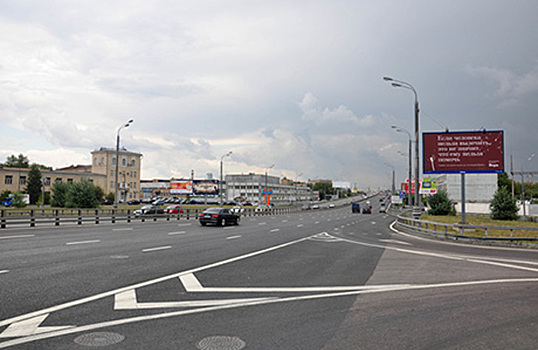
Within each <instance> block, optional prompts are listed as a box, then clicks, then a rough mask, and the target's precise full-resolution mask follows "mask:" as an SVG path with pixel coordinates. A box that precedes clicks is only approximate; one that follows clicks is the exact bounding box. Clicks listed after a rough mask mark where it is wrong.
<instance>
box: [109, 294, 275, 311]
mask: <svg viewBox="0 0 538 350" xmlns="http://www.w3.org/2000/svg"><path fill="white" fill-rule="evenodd" d="M274 299H276V298H247V299H220V300H189V301H168V302H153V303H148V302H146V303H139V302H138V300H137V298H136V291H135V290H134V289H131V290H128V291H126V292H123V293H119V294H116V295H115V296H114V310H141V309H165V308H187V307H205V306H219V305H232V304H239V303H248V302H253V301H262V300H274Z"/></svg>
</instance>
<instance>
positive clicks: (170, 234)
mask: <svg viewBox="0 0 538 350" xmlns="http://www.w3.org/2000/svg"><path fill="white" fill-rule="evenodd" d="M186 232H187V231H177V232H168V235H169V236H173V235H182V234H184V233H186Z"/></svg>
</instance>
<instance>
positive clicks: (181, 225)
mask: <svg viewBox="0 0 538 350" xmlns="http://www.w3.org/2000/svg"><path fill="white" fill-rule="evenodd" d="M177 225H178V226H179V227H185V226H191V225H192V224H177Z"/></svg>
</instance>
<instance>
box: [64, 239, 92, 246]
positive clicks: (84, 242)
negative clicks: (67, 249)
mask: <svg viewBox="0 0 538 350" xmlns="http://www.w3.org/2000/svg"><path fill="white" fill-rule="evenodd" d="M99 242H101V240H100V239H94V240H91V241H78V242H67V243H66V244H65V245H76V244H92V243H99Z"/></svg>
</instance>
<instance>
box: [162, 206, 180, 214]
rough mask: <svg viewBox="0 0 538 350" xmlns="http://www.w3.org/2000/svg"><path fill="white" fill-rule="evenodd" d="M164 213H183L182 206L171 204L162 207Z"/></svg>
mask: <svg viewBox="0 0 538 350" xmlns="http://www.w3.org/2000/svg"><path fill="white" fill-rule="evenodd" d="M164 213H165V214H183V208H181V205H177V204H172V205H169V206H167V207H166V208H164Z"/></svg>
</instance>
